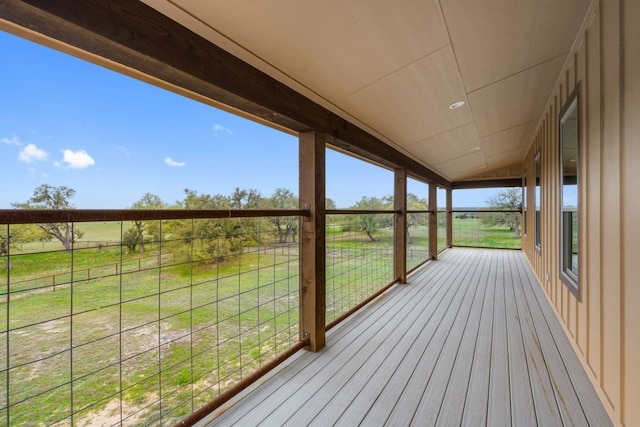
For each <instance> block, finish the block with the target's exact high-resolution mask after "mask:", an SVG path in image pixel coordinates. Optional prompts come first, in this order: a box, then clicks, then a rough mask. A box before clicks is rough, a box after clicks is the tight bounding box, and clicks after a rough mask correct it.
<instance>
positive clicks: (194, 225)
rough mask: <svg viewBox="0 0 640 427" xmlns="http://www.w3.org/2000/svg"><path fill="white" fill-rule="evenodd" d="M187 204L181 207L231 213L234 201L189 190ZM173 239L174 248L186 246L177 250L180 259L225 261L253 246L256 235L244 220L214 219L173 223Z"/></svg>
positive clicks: (184, 201)
mask: <svg viewBox="0 0 640 427" xmlns="http://www.w3.org/2000/svg"><path fill="white" fill-rule="evenodd" d="M184 191H185V198H184V200H182V201H180V202H178V205H179V206H181V207H182V208H184V209H212V210H214V209H222V210H229V209H231V204H232V202H231V198H230V197H226V196H223V195H221V194H216V195H215V196H211V195H210V194H198V192H197V191H193V190H189V189H185V190H184ZM171 229H172V232H171V233H172V235H173V236H175V238H176V239H174V244H175V243H177V242H182V243H186V244H187V245H180V247H177V248H176V250H178V251H179V252H181V253H180V255H182V256H185V257H186V258H188V259H191V260H214V261H222V260H224V259H225V258H227V257H228V256H230V255H233V254H236V253H239V252H241V251H242V249H243V247H244V246H245V245H247V244H249V243H251V242H252V241H253V239H254V235H253V234H252V233H250V232H245V230H244V228H243V223H242V219H233V218H212V219H196V220H192V221H190V220H181V221H175V222H173V224H172V226H171Z"/></svg>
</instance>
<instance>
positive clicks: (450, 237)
mask: <svg viewBox="0 0 640 427" xmlns="http://www.w3.org/2000/svg"><path fill="white" fill-rule="evenodd" d="M447 247H448V248H452V247H453V191H452V190H450V189H449V190H447Z"/></svg>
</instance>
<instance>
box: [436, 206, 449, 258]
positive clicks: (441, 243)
mask: <svg viewBox="0 0 640 427" xmlns="http://www.w3.org/2000/svg"><path fill="white" fill-rule="evenodd" d="M436 218H437V219H436V221H437V224H438V245H437V248H438V253H440V252H442V251H444V250H445V249H446V248H447V211H445V210H440V209H439V210H438V211H437V212H436Z"/></svg>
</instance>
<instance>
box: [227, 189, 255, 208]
mask: <svg viewBox="0 0 640 427" xmlns="http://www.w3.org/2000/svg"><path fill="white" fill-rule="evenodd" d="M229 202H230V204H231V209H259V208H260V206H261V205H262V204H263V199H262V194H260V192H259V191H258V190H256V189H254V188H250V189H248V190H241V189H240V188H239V187H236V189H235V190H234V191H233V194H232V195H231V196H230V197H229Z"/></svg>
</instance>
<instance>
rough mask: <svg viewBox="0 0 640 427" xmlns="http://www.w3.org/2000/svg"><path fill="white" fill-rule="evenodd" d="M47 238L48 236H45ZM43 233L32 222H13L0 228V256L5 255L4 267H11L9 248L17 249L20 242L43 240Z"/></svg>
mask: <svg viewBox="0 0 640 427" xmlns="http://www.w3.org/2000/svg"><path fill="white" fill-rule="evenodd" d="M46 237H47V238H48V236H46ZM44 238H45V235H44V233H43V232H42V231H41V230H40V229H39V228H38V227H37V226H36V225H34V224H14V225H10V226H9V227H2V228H1V229H0V257H4V256H6V257H7V259H6V264H5V265H6V267H7V269H10V268H11V260H10V258H9V256H8V255H9V252H10V250H11V249H18V245H20V244H22V243H29V242H34V241H36V240H43V239H44Z"/></svg>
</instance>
